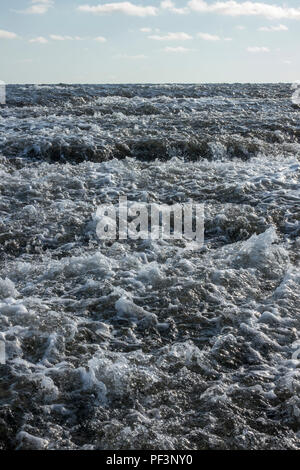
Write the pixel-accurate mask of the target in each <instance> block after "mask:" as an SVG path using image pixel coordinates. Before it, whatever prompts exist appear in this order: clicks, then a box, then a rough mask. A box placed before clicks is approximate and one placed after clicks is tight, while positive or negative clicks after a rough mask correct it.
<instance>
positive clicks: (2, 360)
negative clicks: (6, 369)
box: [0, 340, 6, 365]
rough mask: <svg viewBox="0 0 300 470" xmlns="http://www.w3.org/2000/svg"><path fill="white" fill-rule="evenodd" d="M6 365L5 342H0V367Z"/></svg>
mask: <svg viewBox="0 0 300 470" xmlns="http://www.w3.org/2000/svg"><path fill="white" fill-rule="evenodd" d="M1 364H2V365H3V364H6V355H5V342H4V341H2V340H0V365H1Z"/></svg>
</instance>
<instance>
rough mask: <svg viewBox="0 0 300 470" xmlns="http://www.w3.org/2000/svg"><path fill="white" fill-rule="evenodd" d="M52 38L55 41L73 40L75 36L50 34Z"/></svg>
mask: <svg viewBox="0 0 300 470" xmlns="http://www.w3.org/2000/svg"><path fill="white" fill-rule="evenodd" d="M50 39H53V41H72V40H73V37H72V36H60V35H58V34H50Z"/></svg>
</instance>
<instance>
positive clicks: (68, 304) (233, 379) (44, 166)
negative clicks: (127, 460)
mask: <svg viewBox="0 0 300 470" xmlns="http://www.w3.org/2000/svg"><path fill="white" fill-rule="evenodd" d="M296 91H297V90H296ZM296 91H295V90H291V86H290V85H283V84H280V85H239V84H236V85H160V86H159V85H157V86H156V85H140V86H134V85H128V86H125V85H124V86H117V85H114V86H113V85H110V86H100V85H99V86H88V85H86V86H83V85H80V86H79V85H78V86H76V85H74V86H66V85H60V86H34V85H32V86H8V87H7V90H6V92H7V105H6V106H4V105H3V106H1V108H0V172H1V179H0V186H1V199H0V252H1V264H0V267H1V272H0V342H1V345H2V347H3V344H4V345H5V361H3V360H2V361H1V362H5V364H1V365H0V372H1V385H0V447H2V448H3V449H45V448H46V449H176V450H177V449H180V450H183V449H189V450H191V449H299V448H300V431H299V430H300V427H299V424H300V397H299V395H300V394H299V392H300V362H299V359H300V351H299V357H298V353H297V351H298V350H300V337H299V330H300V328H299V327H300V307H299V305H300V299H299V296H300V289H299V284H300V270H299V248H300V238H299V235H300V222H299V218H300V207H299V203H300V186H299V174H300V165H299V156H300V120H299V107H298V102H297V99H298V98H297V96H298V95H297V96H296V95H295V93H296ZM293 93H294V99H293V100H292V95H293ZM295 97H296V98H295ZM119 196H126V197H127V198H128V199H129V200H131V201H139V202H140V201H144V202H146V201H147V202H150V203H151V202H155V203H164V204H173V203H175V202H180V203H183V202H187V201H190V200H193V201H195V202H196V203H201V204H204V207H205V244H204V246H202V247H201V248H199V249H198V250H193V251H189V250H181V249H180V247H179V246H178V242H177V241H176V242H175V241H166V240H164V241H163V240H155V241H151V240H137V241H133V240H128V241H118V240H117V241H115V242H111V243H110V242H107V241H106V242H104V241H100V240H99V239H98V238H97V235H96V231H95V213H96V210H97V207H98V206H99V204H103V203H109V202H112V203H115V202H117V201H118V198H119Z"/></svg>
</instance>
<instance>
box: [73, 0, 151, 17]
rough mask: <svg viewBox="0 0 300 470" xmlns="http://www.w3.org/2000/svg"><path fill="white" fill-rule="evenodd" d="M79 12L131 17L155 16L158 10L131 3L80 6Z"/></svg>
mask: <svg viewBox="0 0 300 470" xmlns="http://www.w3.org/2000/svg"><path fill="white" fill-rule="evenodd" d="M77 9H78V10H79V11H83V12H88V13H96V14H97V13H98V14H101V13H124V14H125V15H130V16H141V17H144V16H155V15H157V12H158V8H156V7H153V6H140V5H134V4H133V3H131V2H117V3H103V4H102V5H95V6H91V5H79V6H78V7H77Z"/></svg>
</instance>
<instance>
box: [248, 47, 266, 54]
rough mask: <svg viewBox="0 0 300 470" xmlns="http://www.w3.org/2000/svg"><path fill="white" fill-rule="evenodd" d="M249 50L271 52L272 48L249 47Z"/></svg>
mask: <svg viewBox="0 0 300 470" xmlns="http://www.w3.org/2000/svg"><path fill="white" fill-rule="evenodd" d="M247 51H248V52H251V53H253V54H257V53H260V52H270V49H269V48H268V47H247Z"/></svg>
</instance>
